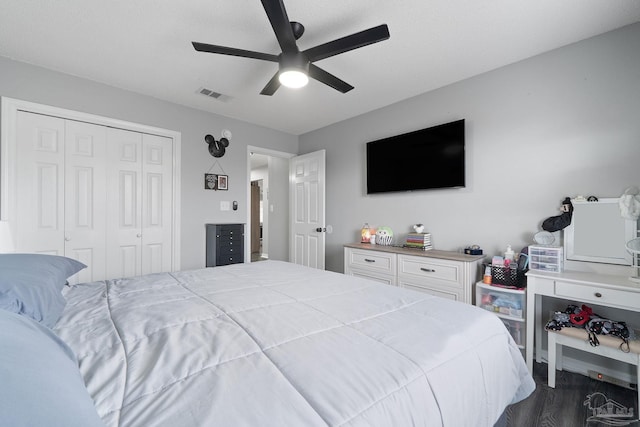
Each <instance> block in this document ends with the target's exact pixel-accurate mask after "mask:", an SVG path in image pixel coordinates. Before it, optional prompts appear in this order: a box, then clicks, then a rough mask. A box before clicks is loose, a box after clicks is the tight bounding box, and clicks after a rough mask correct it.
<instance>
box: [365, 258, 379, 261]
mask: <svg viewBox="0 0 640 427" xmlns="http://www.w3.org/2000/svg"><path fill="white" fill-rule="evenodd" d="M364 260H365V261H366V262H376V260H375V259H369V258H365V259H364Z"/></svg>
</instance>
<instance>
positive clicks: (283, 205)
mask: <svg viewBox="0 0 640 427" xmlns="http://www.w3.org/2000/svg"><path fill="white" fill-rule="evenodd" d="M271 208H273V210H271ZM265 209H266V210H268V211H269V259H275V260H280V261H288V260H289V159H283V158H281V157H275V156H270V157H269V206H265Z"/></svg>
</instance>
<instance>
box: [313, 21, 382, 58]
mask: <svg viewBox="0 0 640 427" xmlns="http://www.w3.org/2000/svg"><path fill="white" fill-rule="evenodd" d="M388 38H389V27H387V24H382V25H378V26H377V27H373V28H369V29H368V30H364V31H360V32H359V33H355V34H351V35H350V36H345V37H342V38H339V39H336V40H334V41H331V42H328V43H324V44H321V45H319V46H316V47H312V48H311V49H307V50H305V51H304V52H303V53H304V54H305V55H307V57H308V58H309V61H311V62H314V61H320V60H321V59H325V58H329V57H331V56H334V55H337V54H339V53H344V52H348V51H350V50H353V49H357V48H359V47H364V46H367V45H370V44H373V43H378V42H381V41H383V40H387V39H388Z"/></svg>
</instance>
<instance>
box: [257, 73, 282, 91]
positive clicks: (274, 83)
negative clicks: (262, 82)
mask: <svg viewBox="0 0 640 427" xmlns="http://www.w3.org/2000/svg"><path fill="white" fill-rule="evenodd" d="M279 75H280V71H278V72H277V73H276V74H275V75H274V76H273V77H271V80H269V83H267V85H266V86H265V87H264V89H262V92H260V95H268V96H271V95H273V94H274V93H276V90H278V88H279V87H280V80H279V79H278V76H279Z"/></svg>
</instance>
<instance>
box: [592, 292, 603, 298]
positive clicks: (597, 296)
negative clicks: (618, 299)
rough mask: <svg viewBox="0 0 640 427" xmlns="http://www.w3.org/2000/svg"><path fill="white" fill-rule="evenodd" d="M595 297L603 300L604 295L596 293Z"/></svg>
mask: <svg viewBox="0 0 640 427" xmlns="http://www.w3.org/2000/svg"><path fill="white" fill-rule="evenodd" d="M593 295H595V297H596V298H602V294H601V293H600V292H596V293H595V294H593Z"/></svg>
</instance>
